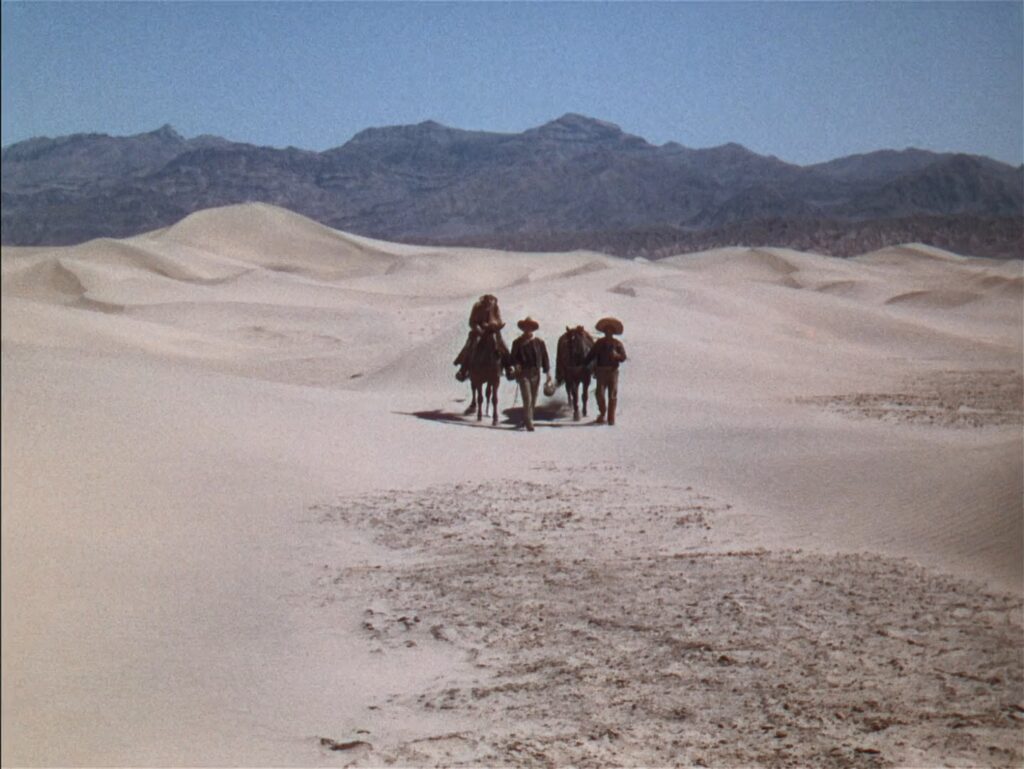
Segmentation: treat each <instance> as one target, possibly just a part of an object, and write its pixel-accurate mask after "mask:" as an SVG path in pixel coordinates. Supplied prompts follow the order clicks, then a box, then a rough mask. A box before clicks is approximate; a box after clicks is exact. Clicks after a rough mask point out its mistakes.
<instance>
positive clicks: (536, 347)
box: [512, 336, 551, 374]
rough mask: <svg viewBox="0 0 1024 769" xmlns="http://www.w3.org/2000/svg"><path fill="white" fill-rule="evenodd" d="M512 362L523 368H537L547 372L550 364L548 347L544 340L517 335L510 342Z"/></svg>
mask: <svg viewBox="0 0 1024 769" xmlns="http://www.w3.org/2000/svg"><path fill="white" fill-rule="evenodd" d="M512 363H513V364H514V365H516V366H519V367H520V368H523V369H533V368H539V369H541V370H543V371H544V373H545V374H546V373H548V370H549V369H550V367H551V365H550V363H549V362H548V348H547V345H546V344H544V340H542V339H538V338H537V337H535V336H533V337H530V338H529V339H526V338H525V337H522V336H520V337H517V338H516V340H515V341H514V342H512Z"/></svg>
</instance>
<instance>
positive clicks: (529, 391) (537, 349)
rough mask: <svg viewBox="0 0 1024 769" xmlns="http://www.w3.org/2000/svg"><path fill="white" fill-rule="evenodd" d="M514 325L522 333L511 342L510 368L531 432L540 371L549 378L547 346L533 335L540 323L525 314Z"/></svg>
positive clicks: (528, 428)
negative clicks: (517, 384) (521, 397)
mask: <svg viewBox="0 0 1024 769" xmlns="http://www.w3.org/2000/svg"><path fill="white" fill-rule="evenodd" d="M516 325H518V326H519V328H520V330H522V332H523V333H522V335H521V336H519V337H516V339H515V340H514V341H513V342H512V354H511V362H512V370H513V372H514V375H515V377H516V381H517V382H518V383H519V391H520V392H521V393H522V394H523V414H524V415H525V421H526V429H527V430H529V431H530V432H531V433H532V432H533V409H534V407H536V405H537V391H538V390H539V389H540V372H541V371H543V372H544V375H545V376H546V378H547V379H548V380H550V379H551V366H550V363H549V362H548V348H547V345H545V344H544V340H543V339H540V338H538V337H535V336H534V335H533V332H534V331H536V330H537V329H538V328H540V324H539V323H538V322H537V321H535V320H534V319H533V318H531V317H529V316H527V317H525V318H523V319H522V320H521V321H519V323H517V324H516Z"/></svg>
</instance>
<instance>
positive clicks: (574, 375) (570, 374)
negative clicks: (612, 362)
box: [555, 326, 594, 422]
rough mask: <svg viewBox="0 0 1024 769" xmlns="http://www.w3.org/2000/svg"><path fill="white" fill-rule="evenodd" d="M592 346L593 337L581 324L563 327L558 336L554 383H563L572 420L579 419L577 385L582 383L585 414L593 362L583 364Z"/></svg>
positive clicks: (576, 420)
mask: <svg viewBox="0 0 1024 769" xmlns="http://www.w3.org/2000/svg"><path fill="white" fill-rule="evenodd" d="M593 346H594V337H592V336H591V335H590V334H588V333H587V330H586V329H585V328H583V326H576V327H575V328H573V327H571V326H566V327H565V333H564V334H562V335H561V336H560V337H559V338H558V354H557V357H556V358H555V382H556V385H558V384H562V383H563V382H564V383H565V394H566V396H567V397H568V399H569V403H571V404H572V418H573V421H574V422H578V421H579V420H580V397H579V386H580V385H583V416H586V415H587V394H588V393H589V391H590V378H591V376H593V373H594V372H593V364H592V363H591V365H589V366H588V365H585V364H584V362H583V361H584V360H585V359H586V357H587V353H589V352H590V350H591V348H592V347H593Z"/></svg>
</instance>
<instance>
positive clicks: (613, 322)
mask: <svg viewBox="0 0 1024 769" xmlns="http://www.w3.org/2000/svg"><path fill="white" fill-rule="evenodd" d="M595 328H597V330H598V331H600V332H601V333H604V332H606V331H610V332H611V333H613V334H621V333H622V321H621V320H619V319H618V318H601V320H599V321H598V322H597V326H595Z"/></svg>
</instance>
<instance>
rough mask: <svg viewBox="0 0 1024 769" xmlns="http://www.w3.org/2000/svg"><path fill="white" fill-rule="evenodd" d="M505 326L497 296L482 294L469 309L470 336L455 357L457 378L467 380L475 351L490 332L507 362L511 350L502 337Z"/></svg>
mask: <svg viewBox="0 0 1024 769" xmlns="http://www.w3.org/2000/svg"><path fill="white" fill-rule="evenodd" d="M504 326H505V324H504V323H502V321H501V311H500V310H499V309H498V299H497V297H495V296H493V295H492V294H484V295H483V296H481V297H480V298H479V299H478V300H477V301H476V303H475V304H474V305H473V309H472V310H470V311H469V336H468V337H467V339H466V343H465V344H464V345H463V346H462V350H460V351H459V354H458V355H457V356H456V357H455V361H454V365H456V366H458V367H459V371H458V373H457V374H455V378H456V379H458V380H459V381H460V382H465V381H466V378H467V377H468V376H469V371H468V369H469V362H470V361H471V360H472V359H473V352H474V351H475V350H476V346H477V344H478V343H479V341H480V339H481V338H483V336H484V335H485V334H488V333H493V334H494V337H495V343H496V344H497V347H498V350H499V352H500V353H501V360H502V362H503V363H507V361H508V357H509V352H508V348H507V347H506V346H505V340H503V339H502V338H501V329H502V328H504Z"/></svg>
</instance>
